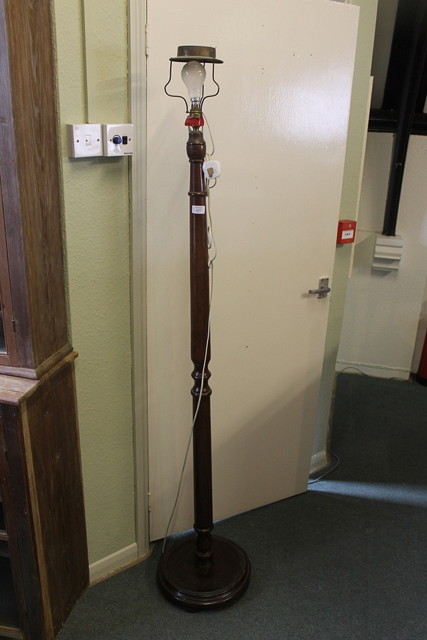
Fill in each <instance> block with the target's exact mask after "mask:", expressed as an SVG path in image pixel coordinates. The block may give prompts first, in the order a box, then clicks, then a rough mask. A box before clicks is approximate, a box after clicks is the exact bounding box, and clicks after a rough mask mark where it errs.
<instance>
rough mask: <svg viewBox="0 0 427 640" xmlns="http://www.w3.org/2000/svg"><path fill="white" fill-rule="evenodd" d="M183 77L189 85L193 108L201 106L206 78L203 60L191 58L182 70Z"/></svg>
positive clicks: (186, 84)
mask: <svg viewBox="0 0 427 640" xmlns="http://www.w3.org/2000/svg"><path fill="white" fill-rule="evenodd" d="M181 78H182V80H183V82H184V84H185V86H186V87H187V90H188V95H189V98H190V100H191V108H192V109H193V107H198V108H200V103H201V100H202V94H203V84H204V82H205V78H206V71H205V67H204V66H203V65H202V63H201V62H197V61H196V60H190V62H187V63H186V64H185V65H184V66H183V68H182V71H181Z"/></svg>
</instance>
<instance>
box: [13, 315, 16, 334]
mask: <svg viewBox="0 0 427 640" xmlns="http://www.w3.org/2000/svg"><path fill="white" fill-rule="evenodd" d="M12 331H13V333H16V320H15V318H12Z"/></svg>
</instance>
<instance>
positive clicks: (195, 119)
mask: <svg viewBox="0 0 427 640" xmlns="http://www.w3.org/2000/svg"><path fill="white" fill-rule="evenodd" d="M204 124H205V121H204V120H203V118H202V117H201V116H200V117H199V116H192V115H191V114H190V115H189V116H187V119H186V120H185V126H186V127H203V125H204Z"/></svg>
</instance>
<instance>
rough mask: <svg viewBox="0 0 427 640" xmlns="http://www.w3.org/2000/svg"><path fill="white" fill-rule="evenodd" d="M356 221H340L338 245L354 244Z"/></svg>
mask: <svg viewBox="0 0 427 640" xmlns="http://www.w3.org/2000/svg"><path fill="white" fill-rule="evenodd" d="M355 235H356V220H338V233H337V244H349V243H350V242H354V238H355Z"/></svg>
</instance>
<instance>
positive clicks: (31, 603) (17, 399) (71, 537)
mask: <svg viewBox="0 0 427 640" xmlns="http://www.w3.org/2000/svg"><path fill="white" fill-rule="evenodd" d="M74 388H75V384H74V354H69V355H68V356H67V357H66V358H64V359H63V360H62V361H61V362H59V363H57V364H56V365H55V366H54V367H52V368H50V369H49V371H48V372H46V373H45V374H44V375H43V376H42V377H41V378H40V379H39V380H29V379H26V378H22V377H14V376H5V375H3V376H0V486H1V496H2V504H1V507H2V511H1V516H0V593H1V594H2V595H4V598H0V636H1V635H2V634H3V635H5V636H6V637H11V638H25V639H27V638H28V639H31V640H50V639H51V638H54V637H55V636H56V634H57V633H58V631H59V630H60V628H61V627H62V625H63V623H64V621H65V620H66V618H67V616H68V614H69V613H70V611H71V609H72V608H73V606H74V605H75V603H76V601H77V599H78V598H79V596H80V595H81V593H82V591H83V590H84V589H85V587H86V586H87V583H88V561H87V548H86V536H85V521H84V507H83V494H82V485H81V470H80V459H79V456H78V451H79V442H78V431H77V415H76V399H75V393H74Z"/></svg>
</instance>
